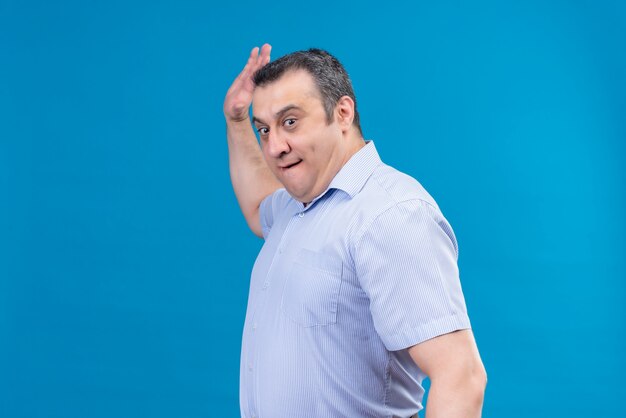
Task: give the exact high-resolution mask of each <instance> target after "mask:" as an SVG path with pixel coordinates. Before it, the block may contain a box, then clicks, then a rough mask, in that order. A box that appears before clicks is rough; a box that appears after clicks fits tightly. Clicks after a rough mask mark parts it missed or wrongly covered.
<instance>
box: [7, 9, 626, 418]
mask: <svg viewBox="0 0 626 418" xmlns="http://www.w3.org/2000/svg"><path fill="white" fill-rule="evenodd" d="M625 40H626V7H624V6H623V3H621V2H617V1H614V2H610V1H606V2H591V1H578V2H565V1H551V2H545V1H529V2H520V3H518V4H513V3H502V2H496V1H493V2H489V1H478V2H458V1H444V2H434V3H433V2H429V3H426V2H406V3H403V2H399V3H386V4H385V5H382V4H379V5H372V6H370V5H368V4H366V3H363V2H356V1H348V2H327V1H322V2H317V3H305V4H304V5H298V4H295V3H283V2H267V3H263V2H261V3H259V2H251V1H239V2H221V3H219V4H212V3H210V2H201V1H176V2H175V1H169V2H168V1H159V2H148V1H135V2H119V1H113V2H78V1H75V2H71V1H66V2H62V3H58V2H44V1H40V2H34V1H10V0H0V416H2V417H7V418H18V417H19V418H21V417H28V418H39V417H42V418H43V417H46V418H51V417H63V418H83V417H94V418H97V417H144V416H145V417H235V416H238V414H239V406H238V367H239V345H240V341H241V329H242V324H243V318H244V312H245V305H246V298H247V292H248V279H249V273H250V270H251V267H252V264H253V262H254V258H255V256H256V253H257V251H258V250H259V248H260V246H261V244H262V242H261V240H259V239H257V238H256V237H254V236H253V235H252V234H251V233H250V232H248V231H247V228H246V225H245V222H244V220H243V217H242V216H241V215H240V213H239V210H238V206H237V202H236V200H235V197H234V194H233V192H232V189H231V186H230V181H229V174H228V159H227V155H228V154H227V146H226V140H225V124H224V120H223V116H222V102H223V97H224V94H225V92H226V90H227V89H228V87H229V85H230V83H231V81H232V80H233V79H234V77H235V76H236V75H237V74H238V72H239V71H240V69H241V68H242V66H243V64H244V62H245V60H246V57H247V56H248V53H249V51H250V49H251V48H252V47H253V46H255V45H261V44H262V43H263V42H269V43H271V44H272V45H273V46H274V50H273V54H272V55H273V56H274V57H277V56H280V55H283V54H285V53H287V52H290V51H294V50H297V49H304V48H308V47H311V46H316V47H321V48H325V49H328V50H329V51H330V52H331V53H333V54H335V55H336V56H337V57H338V58H339V59H340V60H342V61H343V63H344V65H345V66H346V68H347V69H348V72H349V73H350V74H351V77H352V79H353V82H354V86H355V90H356V94H357V99H358V104H359V110H360V113H361V119H362V125H363V129H364V134H365V136H366V138H367V139H374V140H375V141H376V145H377V147H378V149H379V151H380V153H381V156H382V158H383V160H384V161H385V162H387V163H388V164H390V165H393V166H395V167H396V168H398V169H400V170H403V171H405V172H407V173H409V174H411V175H413V176H414V177H416V178H417V179H418V180H419V181H420V182H421V183H422V184H423V185H424V186H425V187H426V188H427V189H428V190H429V191H430V192H431V194H432V195H433V196H434V197H435V199H436V200H437V201H438V203H439V204H440V206H441V208H442V210H443V213H444V214H445V215H446V217H447V218H448V220H449V221H450V222H451V224H452V226H453V228H454V230H455V232H456V235H457V238H458V241H459V248H460V259H459V265H460V271H461V279H462V283H463V288H464V291H465V295H466V299H467V304H468V309H469V313H470V317H471V319H472V323H473V326H474V332H475V335H476V339H477V342H478V345H479V348H480V351H481V354H482V357H483V361H484V363H485V366H486V368H487V371H488V375H489V384H488V389H487V393H486V399H485V406H484V415H483V416H485V417H526V416H534V417H557V416H567V417H572V416H581V417H582V416H585V417H587V416H593V417H615V416H621V414H623V412H622V410H623V408H622V402H621V401H620V399H623V398H624V396H626V386H625V384H624V380H623V375H624V373H626V357H625V356H624V353H626V336H625V331H626V307H625V306H626V303H625V302H626V284H625V281H624V279H625V278H626V265H625V262H624V256H625V255H626V251H625V249H626V241H625V239H624V236H625V232H626V223H625V217H624V213H626V201H625V197H626V196H625V190H626V188H625V186H626V181H625V180H626V176H625V171H624V162H625V155H626V153H625V151H626V150H625V140H626V122H625V119H626V118H625V117H624V116H625V115H626V45H625V44H626V42H625ZM270 418H271V417H270Z"/></svg>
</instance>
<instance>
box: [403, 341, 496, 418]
mask: <svg viewBox="0 0 626 418" xmlns="http://www.w3.org/2000/svg"><path fill="white" fill-rule="evenodd" d="M409 354H410V355H411V357H412V358H413V360H414V361H415V363H417V365H418V366H419V367H420V368H421V369H422V370H423V371H424V373H426V374H427V375H428V377H429V378H430V381H431V385H430V392H429V394H428V400H427V402H426V418H478V417H480V416H481V411H482V406H483V398H484V394H485V386H486V384H487V373H486V371H485V368H484V366H483V363H482V361H481V359H480V355H479V353H478V348H477V347H476V342H475V340H474V335H473V333H472V331H471V330H470V329H465V330H460V331H455V332H452V333H449V334H444V335H441V336H439V337H435V338H432V339H430V340H427V341H424V342H422V343H420V344H417V345H414V346H413V347H411V348H409Z"/></svg>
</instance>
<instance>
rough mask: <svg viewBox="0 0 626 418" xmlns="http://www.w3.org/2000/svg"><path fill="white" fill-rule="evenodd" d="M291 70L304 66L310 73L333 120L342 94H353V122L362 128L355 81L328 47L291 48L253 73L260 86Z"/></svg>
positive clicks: (327, 112)
mask: <svg viewBox="0 0 626 418" xmlns="http://www.w3.org/2000/svg"><path fill="white" fill-rule="evenodd" d="M289 70H305V71H307V72H308V73H309V74H311V76H312V77H313V80H315V84H316V85H317V88H318V90H319V92H320V95H321V96H322V103H323V105H324V110H325V112H326V120H327V122H328V123H331V122H332V120H333V111H334V110H335V106H336V105H337V102H339V99H340V98H341V97H343V96H348V97H350V98H351V99H352V100H353V101H354V120H353V122H352V124H353V125H354V126H356V127H357V129H358V130H359V132H362V131H361V122H360V121H359V112H358V111H357V110H356V97H355V95H354V90H353V89H352V82H351V81H350V77H348V73H347V72H346V69H345V68H344V67H343V65H341V63H340V62H339V60H338V59H337V58H335V57H334V56H332V55H331V54H329V53H328V52H327V51H324V50H322V49H317V48H311V49H309V50H306V51H296V52H292V53H291V54H287V55H285V56H282V57H280V58H278V59H277V60H276V61H272V62H270V63H269V64H267V65H265V66H264V67H261V68H260V69H259V70H258V71H257V72H256V73H255V74H254V76H253V81H254V84H255V85H257V86H259V87H260V86H264V85H267V84H270V83H272V82H274V81H276V80H278V79H279V78H280V77H282V76H283V75H284V74H285V73H286V72H287V71H289Z"/></svg>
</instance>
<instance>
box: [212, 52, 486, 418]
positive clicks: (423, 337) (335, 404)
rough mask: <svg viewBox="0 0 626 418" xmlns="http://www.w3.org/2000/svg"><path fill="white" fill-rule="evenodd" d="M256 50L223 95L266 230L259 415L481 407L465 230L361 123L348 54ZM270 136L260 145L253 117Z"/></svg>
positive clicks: (465, 413) (249, 354) (234, 148)
mask: <svg viewBox="0 0 626 418" xmlns="http://www.w3.org/2000/svg"><path fill="white" fill-rule="evenodd" d="M270 49H271V47H270V46H269V45H267V44H266V45H264V46H263V47H262V48H261V50H260V51H259V49H258V48H254V49H253V50H252V52H251V54H250V57H249V59H248V62H247V64H246V66H245V67H244V69H243V71H242V72H241V74H240V75H239V76H238V77H237V79H236V80H235V81H234V82H233V85H232V86H231V88H230V89H229V91H228V93H227V95H226V99H225V102H224V113H225V117H226V124H227V138H228V146H229V159H230V174H231V179H232V183H233V188H234V190H235V194H236V196H237V199H238V202H239V204H240V207H241V210H242V212H243V214H244V217H245V219H246V221H247V222H248V225H249V226H250V228H251V229H252V231H253V232H254V233H255V234H256V235H258V236H259V237H262V238H264V239H265V243H264V245H263V248H262V249H261V252H260V253H259V256H258V258H257V260H256V263H255V265H254V268H253V271H252V278H251V282H250V294H249V298H248V309H247V313H246V321H245V324H244V331H243V343H242V351H241V371H240V406H241V414H242V416H243V417H246V418H256V417H263V418H280V417H349V418H353V417H354V418H357V417H410V416H416V414H417V412H418V411H419V410H420V409H422V404H421V401H422V396H423V393H424V389H423V387H422V385H421V383H422V380H423V379H424V378H425V377H426V376H428V377H429V378H430V379H431V389H430V393H429V398H428V405H427V408H426V417H427V418H437V417H454V418H458V417H479V416H480V413H481V409H482V402H483V395H484V389H485V385H486V373H485V369H484V367H483V365H482V362H481V360H480V356H479V354H478V350H477V348H476V344H475V341H474V337H473V335H472V332H471V329H470V322H469V319H468V317H467V313H466V308H465V302H464V298H463V294H462V292H461V286H460V282H459V277H458V269H457V263H456V261H457V254H458V253H457V244H456V239H455V237H454V233H453V231H452V229H451V228H450V226H449V224H448V222H447V221H446V220H445V218H444V217H443V215H442V214H441V212H440V211H439V208H438V207H437V204H436V203H435V201H434V200H433V198H432V197H431V196H430V195H429V194H428V193H427V192H426V190H424V189H423V188H422V186H421V185H420V184H419V183H418V182H417V181H416V180H414V179H412V178H411V177H409V176H407V175H405V174H402V173H400V172H398V171H397V170H395V169H393V168H391V167H389V166H387V165H385V164H384V163H383V162H382V161H381V160H380V157H379V156H378V153H377V152H376V148H375V147H374V143H373V142H372V141H365V140H364V139H363V135H362V133H361V127H360V124H359V117H358V112H357V109H356V99H355V96H354V92H353V90H352V85H351V82H350V80H349V78H348V75H347V73H346V72H345V70H344V68H343V66H342V65H341V64H340V63H339V62H338V61H337V60H336V59H335V58H334V57H332V56H331V55H330V54H328V53H327V52H325V51H321V50H316V49H311V50H308V51H299V52H296V53H293V54H289V55H286V56H284V57H282V58H280V59H278V60H276V61H274V62H272V63H269V61H270V58H269V56H270ZM251 104H252V109H253V118H252V122H253V123H254V127H255V129H256V131H257V132H258V135H259V141H260V148H259V144H258V142H257V138H256V136H255V134H254V131H253V130H252V127H251V121H250V119H249V107H250V105H251Z"/></svg>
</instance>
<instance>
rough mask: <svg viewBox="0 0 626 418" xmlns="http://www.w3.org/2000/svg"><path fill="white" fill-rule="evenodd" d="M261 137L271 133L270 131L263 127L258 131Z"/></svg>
mask: <svg viewBox="0 0 626 418" xmlns="http://www.w3.org/2000/svg"><path fill="white" fill-rule="evenodd" d="M256 131H257V132H258V133H259V135H267V133H268V132H269V131H270V130H269V129H267V128H266V127H264V126H262V127H260V128H259V129H257V130H256Z"/></svg>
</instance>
